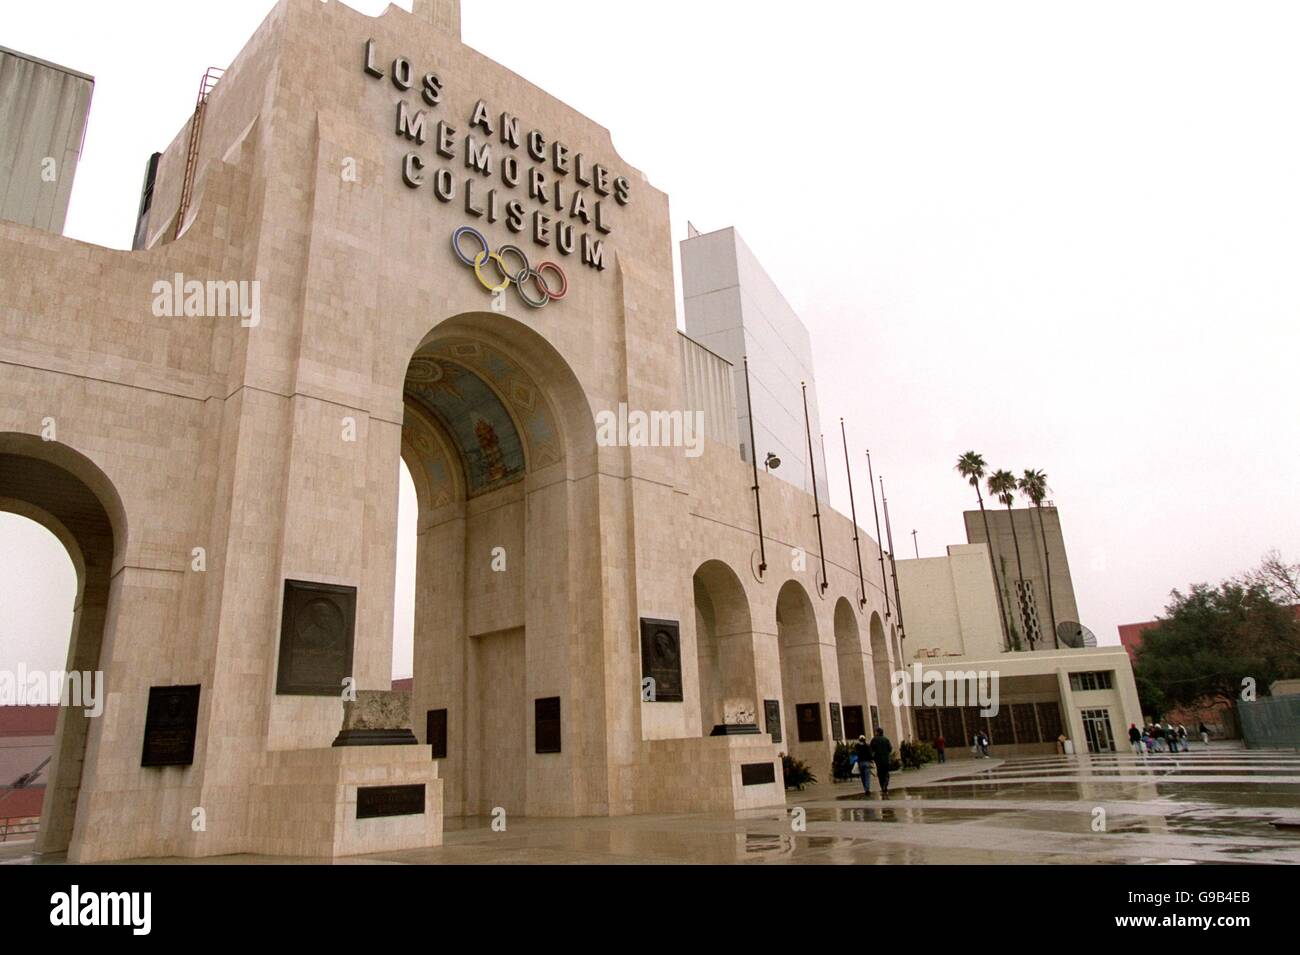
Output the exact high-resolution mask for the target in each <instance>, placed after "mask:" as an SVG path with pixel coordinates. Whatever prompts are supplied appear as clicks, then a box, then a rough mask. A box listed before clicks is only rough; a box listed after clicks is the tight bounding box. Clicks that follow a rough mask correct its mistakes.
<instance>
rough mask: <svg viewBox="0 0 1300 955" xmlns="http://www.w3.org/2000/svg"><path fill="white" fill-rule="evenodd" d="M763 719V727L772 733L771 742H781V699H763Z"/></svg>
mask: <svg viewBox="0 0 1300 955" xmlns="http://www.w3.org/2000/svg"><path fill="white" fill-rule="evenodd" d="M763 720H764V723H765V724H766V725H765V727H764V728H765V729H766V730H767V731H768V732H769V733H771V734H772V742H773V743H779V742H781V701H780V700H764V701H763Z"/></svg>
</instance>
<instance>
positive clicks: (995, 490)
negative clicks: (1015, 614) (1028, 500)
mask: <svg viewBox="0 0 1300 955" xmlns="http://www.w3.org/2000/svg"><path fill="white" fill-rule="evenodd" d="M988 487H989V493H990V494H992V495H993V496H994V497H996V498H997V499H998V500H999V501H1001V502H1002V503H1003V504H1005V505H1006V506H1007V520H1009V521H1010V523H1011V540H1012V541H1013V542H1014V543H1015V545H1016V573H1017V574H1018V575H1019V577H1020V593H1019V599H1018V600H1017V603H1019V604H1020V624H1021V626H1023V627H1024V628H1025V636H1027V637H1029V649H1030V650H1032V649H1034V633H1033V631H1032V630H1031V629H1030V628H1029V620H1028V619H1027V618H1028V616H1029V614H1028V613H1027V612H1026V610H1027V608H1026V607H1025V568H1024V565H1023V564H1021V562H1020V536H1019V535H1018V534H1017V533H1016V519H1015V515H1014V514H1013V513H1011V504H1012V502H1013V501H1014V500H1015V498H1016V476H1015V475H1014V474H1012V473H1011V472H1010V471H994V472H993V473H992V474H990V475H989V477H988Z"/></svg>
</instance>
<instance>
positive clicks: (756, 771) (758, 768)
mask: <svg viewBox="0 0 1300 955" xmlns="http://www.w3.org/2000/svg"><path fill="white" fill-rule="evenodd" d="M774 782H776V767H775V766H774V765H773V764H772V763H741V764H740V784H741V785H742V786H761V785H763V783H774Z"/></svg>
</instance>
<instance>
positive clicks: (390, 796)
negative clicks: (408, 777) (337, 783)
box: [357, 783, 424, 819]
mask: <svg viewBox="0 0 1300 955" xmlns="http://www.w3.org/2000/svg"><path fill="white" fill-rule="evenodd" d="M423 814H424V783H413V784H412V785H410V786H358V787H357V818H358V819H375V818H378V817H380V816H419V815H423Z"/></svg>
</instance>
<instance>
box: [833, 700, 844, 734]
mask: <svg viewBox="0 0 1300 955" xmlns="http://www.w3.org/2000/svg"><path fill="white" fill-rule="evenodd" d="M831 739H833V740H835V741H836V742H839V741H840V740H842V739H844V724H843V723H841V722H840V705H839V704H838V703H832V704H831Z"/></svg>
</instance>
